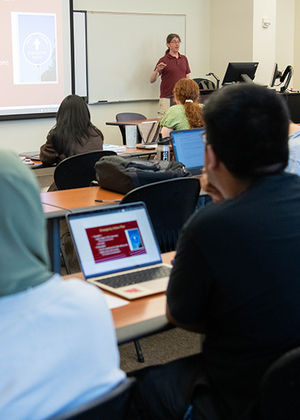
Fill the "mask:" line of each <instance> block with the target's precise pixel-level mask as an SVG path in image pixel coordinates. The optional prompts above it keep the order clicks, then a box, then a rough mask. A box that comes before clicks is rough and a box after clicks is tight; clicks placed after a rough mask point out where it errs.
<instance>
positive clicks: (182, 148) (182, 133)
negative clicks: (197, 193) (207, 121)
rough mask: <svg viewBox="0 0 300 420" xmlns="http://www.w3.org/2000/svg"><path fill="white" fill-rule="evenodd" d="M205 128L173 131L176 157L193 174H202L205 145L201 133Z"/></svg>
mask: <svg viewBox="0 0 300 420" xmlns="http://www.w3.org/2000/svg"><path fill="white" fill-rule="evenodd" d="M204 131H205V129H204V128H191V129H189V130H178V131H171V134H170V135H171V137H172V145H173V150H174V155H175V159H176V160H177V161H178V162H181V163H183V164H184V166H185V167H186V170H188V171H189V172H190V173H191V174H192V175H200V174H201V173H202V167H203V166H204V149H205V145H204V142H203V140H202V137H201V134H202V133H203V132H204Z"/></svg>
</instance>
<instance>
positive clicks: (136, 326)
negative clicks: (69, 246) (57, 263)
mask: <svg viewBox="0 0 300 420" xmlns="http://www.w3.org/2000/svg"><path fill="white" fill-rule="evenodd" d="M174 256H175V252H168V253H166V254H162V260H163V262H165V263H170V262H171V261H172V259H173V258H174ZM63 278H64V279H66V280H67V279H70V278H77V279H81V280H84V277H83V274H82V273H75V274H69V275H67V276H64V277H63ZM104 293H107V292H104ZM107 294H110V293H107ZM112 296H115V295H112ZM165 302H166V299H165V294H164V293H160V294H157V295H153V296H149V297H146V298H141V299H136V300H133V301H130V302H129V305H126V306H122V307H120V308H115V309H112V315H113V319H114V324H115V328H116V334H117V340H118V344H125V343H127V342H130V341H133V340H136V339H138V338H143V337H147V336H149V335H152V334H157V333H159V332H163V331H166V330H168V329H170V328H172V326H171V325H170V324H169V323H168V321H167V318H166V316H165ZM157 305H158V306H159V310H158V311H157ZM160 305H163V306H162V307H160ZM149 306H153V308H150V310H149ZM147 307H148V308H147ZM147 310H148V311H147ZM136 311H137V312H139V314H137V316H139V315H142V317H141V318H140V319H141V320H140V319H138V320H137V322H132V318H133V317H134V316H133V315H135V314H134V313H135V312H136ZM124 312H126V313H127V317H125V318H127V319H128V321H129V322H130V323H128V324H126V322H125V325H123V324H124ZM145 312H146V314H145ZM152 312H153V313H155V314H156V315H155V316H153V317H151V316H150V318H149V314H151V313H152ZM145 317H146V319H145ZM120 319H121V323H120Z"/></svg>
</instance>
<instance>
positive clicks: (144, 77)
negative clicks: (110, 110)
mask: <svg viewBox="0 0 300 420" xmlns="http://www.w3.org/2000/svg"><path fill="white" fill-rule="evenodd" d="M169 33H177V34H178V35H179V36H180V38H181V41H182V43H181V47H180V52H181V53H182V54H185V33H186V17H185V15H171V14H146V13H145V14H143V13H141V14H140V13H121V12H120V13H116V12H87V56H88V96H89V103H97V102H98V101H100V102H106V101H107V102H118V101H133V100H149V99H158V98H159V85H160V78H159V80H157V81H156V83H153V84H151V83H150V82H149V79H150V76H151V74H152V72H153V70H154V67H155V65H156V63H157V61H158V60H159V58H160V57H162V56H163V55H164V53H165V51H166V49H167V47H166V37H167V35H168V34H169ZM75 42H76V40H75Z"/></svg>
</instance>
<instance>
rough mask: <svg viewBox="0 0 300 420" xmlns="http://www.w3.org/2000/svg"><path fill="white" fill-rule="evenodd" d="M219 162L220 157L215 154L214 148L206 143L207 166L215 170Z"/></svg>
mask: <svg viewBox="0 0 300 420" xmlns="http://www.w3.org/2000/svg"><path fill="white" fill-rule="evenodd" d="M218 164H219V159H218V157H217V155H216V154H215V151H214V149H213V148H212V146H211V145H210V144H207V145H206V167H207V168H208V169H211V170H214V169H216V168H217V166H218Z"/></svg>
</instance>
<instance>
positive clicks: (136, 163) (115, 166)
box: [95, 156, 191, 194]
mask: <svg viewBox="0 0 300 420" xmlns="http://www.w3.org/2000/svg"><path fill="white" fill-rule="evenodd" d="M95 171H96V178H97V181H98V184H99V185H100V187H102V188H104V189H106V190H110V191H114V192H117V193H121V194H127V193H128V192H129V191H130V190H132V189H134V188H137V187H140V186H142V185H146V184H151V183H152V182H157V181H163V180H166V179H171V178H179V177H183V176H191V174H190V172H188V171H186V170H185V166H184V165H183V164H182V163H180V162H173V161H172V162H169V161H158V162H157V161H147V160H142V159H126V158H123V157H121V156H103V157H102V158H101V159H100V160H98V162H96V164H95Z"/></svg>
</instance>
